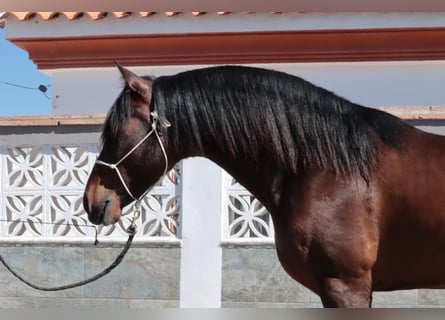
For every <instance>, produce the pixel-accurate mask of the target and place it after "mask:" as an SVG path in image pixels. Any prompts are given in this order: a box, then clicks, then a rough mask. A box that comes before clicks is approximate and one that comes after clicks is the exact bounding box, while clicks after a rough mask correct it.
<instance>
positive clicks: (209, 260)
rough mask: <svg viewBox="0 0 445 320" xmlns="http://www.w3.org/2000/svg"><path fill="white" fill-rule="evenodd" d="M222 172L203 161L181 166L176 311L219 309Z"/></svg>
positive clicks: (196, 159)
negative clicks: (180, 227)
mask: <svg viewBox="0 0 445 320" xmlns="http://www.w3.org/2000/svg"><path fill="white" fill-rule="evenodd" d="M221 192H222V170H221V169H220V168H219V167H218V166H217V165H215V164H214V163H212V162H210V161H209V160H206V159H204V158H192V159H186V160H184V161H183V163H182V213H181V214H182V250H181V281H180V285H181V288H180V307H182V308H197V307H199V308H203V307H204V308H205V307H208V308H218V307H220V306H221V267H222V249H221V201H222V193H221Z"/></svg>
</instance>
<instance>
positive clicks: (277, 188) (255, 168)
mask: <svg viewBox="0 0 445 320" xmlns="http://www.w3.org/2000/svg"><path fill="white" fill-rule="evenodd" d="M207 157H208V158H209V159H210V160H212V161H213V162H215V163H217V164H218V165H219V166H220V167H222V168H223V169H224V170H226V171H227V172H228V173H229V174H230V175H232V176H233V177H234V178H235V179H236V180H237V181H238V182H239V183H241V184H242V185H243V186H244V187H245V188H246V189H247V190H248V191H250V192H251V193H252V194H253V195H254V196H255V197H256V198H257V199H258V200H259V201H260V202H261V203H262V204H263V205H264V206H265V207H266V208H267V210H268V211H269V212H273V211H274V210H275V209H276V208H277V207H278V205H279V201H280V196H281V192H282V185H283V179H284V176H285V175H284V172H283V171H282V170H280V169H279V168H276V167H274V166H272V165H268V164H265V163H262V162H261V161H257V163H252V162H250V161H247V160H240V159H232V158H231V157H227V156H225V155H222V154H221V155H212V154H210V155H207Z"/></svg>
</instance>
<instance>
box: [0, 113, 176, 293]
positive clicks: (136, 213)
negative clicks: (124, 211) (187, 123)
mask: <svg viewBox="0 0 445 320" xmlns="http://www.w3.org/2000/svg"><path fill="white" fill-rule="evenodd" d="M151 116H152V117H153V122H152V129H151V131H150V132H149V133H147V134H146V135H145V136H144V137H143V138H142V139H141V141H139V143H137V144H136V145H135V146H134V147H133V148H131V150H130V151H128V152H127V153H126V154H125V155H124V156H123V157H122V158H121V159H120V160H119V161H117V162H116V163H107V162H104V161H101V160H96V163H97V164H101V165H104V166H107V167H109V168H110V169H112V170H114V171H116V173H117V176H118V177H119V179H120V181H121V183H122V185H123V186H124V188H125V190H126V191H127V193H128V194H129V195H130V197H132V198H133V200H136V202H135V203H134V207H133V208H134V211H133V218H132V219H131V224H130V225H129V226H128V228H127V230H126V232H127V233H128V240H127V243H126V244H125V246H124V248H123V249H122V251H121V252H120V253H119V255H118V256H117V257H116V259H115V260H114V261H113V263H112V264H111V265H110V266H109V267H108V268H106V269H105V270H103V271H102V272H100V273H98V274H96V275H95V276H93V277H91V278H88V279H86V280H82V281H79V282H75V283H72V284H68V285H64V286H57V287H44V286H40V285H36V284H34V283H32V282H30V281H29V280H26V279H25V278H23V277H22V276H21V275H19V274H18V273H17V272H16V271H15V270H13V269H12V268H11V266H9V264H8V263H6V261H5V259H4V258H3V256H2V255H0V261H1V262H2V263H3V265H4V266H5V268H6V269H8V270H9V272H11V273H12V274H13V275H14V276H15V277H16V278H17V279H19V280H20V281H21V282H23V283H25V284H27V285H28V286H30V287H31V288H34V289H37V290H40V291H61V290H66V289H72V288H76V287H80V286H83V285H86V284H88V283H91V282H93V281H96V280H97V279H100V278H102V277H103V276H105V275H107V274H108V273H110V272H111V270H113V269H114V268H116V267H117V266H118V265H119V264H120V263H121V262H122V260H123V259H124V257H125V255H126V254H127V252H128V250H129V249H130V246H131V243H132V242H133V238H134V236H135V235H136V220H137V219H138V218H139V216H140V215H141V201H142V199H143V198H144V197H145V196H146V195H147V193H148V192H149V191H150V189H148V190H146V191H145V192H144V193H143V194H142V195H141V196H140V197H139V198H136V197H135V196H134V195H133V194H132V193H131V192H130V189H129V188H128V186H127V184H126V183H125V180H124V178H123V177H122V175H121V173H120V171H119V168H118V165H119V164H120V163H121V162H122V161H124V160H125V159H126V158H127V157H128V156H129V155H130V154H132V153H133V152H134V150H136V149H137V148H138V147H139V146H140V145H142V143H143V142H144V141H145V140H147V139H148V137H150V136H151V135H152V134H153V132H154V134H155V136H156V139H157V141H158V142H159V146H160V147H161V151H162V154H163V156H164V160H165V168H164V173H163V174H162V177H163V176H165V174H166V173H167V170H168V157H167V152H166V151H165V147H164V145H163V143H162V140H161V137H160V135H159V133H158V128H157V125H158V122H159V123H160V125H161V126H162V127H164V128H168V127H170V125H171V124H170V122H168V121H167V120H166V119H164V118H161V117H160V116H159V115H158V114H157V112H156V111H154V112H152V113H151ZM162 177H161V178H162Z"/></svg>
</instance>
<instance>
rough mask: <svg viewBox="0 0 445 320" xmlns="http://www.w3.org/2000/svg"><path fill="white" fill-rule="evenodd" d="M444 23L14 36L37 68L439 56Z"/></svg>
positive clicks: (444, 49) (443, 52) (444, 51)
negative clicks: (435, 24) (309, 28)
mask: <svg viewBox="0 0 445 320" xmlns="http://www.w3.org/2000/svg"><path fill="white" fill-rule="evenodd" d="M444 39H445V27H440V28H438V27H435V28H390V29H346V30H343V29H342V30H311V31H272V32H231V33H193V34H157V35H115V36H109V35H107V36H82V37H54V38H16V39H10V40H11V41H12V42H13V43H15V44H16V45H18V46H20V47H21V48H23V49H25V50H27V51H28V52H29V55H30V58H31V59H32V60H33V61H34V62H35V63H36V64H37V65H38V67H39V68H40V69H54V68H81V67H106V66H111V65H112V63H113V61H114V60H118V61H120V62H121V63H122V64H124V65H133V66H136V65H139V66H148V65H178V64H222V63H224V64H228V63H268V62H328V61H395V60H399V61H402V60H442V59H445V41H444Z"/></svg>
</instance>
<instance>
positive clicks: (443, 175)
mask: <svg viewBox="0 0 445 320" xmlns="http://www.w3.org/2000/svg"><path fill="white" fill-rule="evenodd" d="M118 68H119V70H120V72H121V74H122V77H123V79H124V80H125V87H124V88H123V90H122V92H121V93H120V95H119V96H118V98H117V100H116V101H115V103H114V105H113V106H112V108H111V110H110V111H109V113H108V115H107V118H106V121H105V123H104V128H103V133H102V150H101V152H100V154H99V156H98V161H97V162H96V164H95V165H94V167H93V169H92V172H91V175H90V177H89V180H88V182H87V185H86V188H85V195H84V207H85V210H86V212H87V213H88V217H89V220H90V221H91V222H92V223H94V224H104V225H108V224H112V223H115V222H117V221H118V220H119V219H120V216H121V212H122V208H123V207H124V206H126V205H128V204H129V203H131V202H132V201H133V200H138V199H140V197H141V196H142V195H143V194H145V192H146V190H147V189H149V188H150V187H151V186H153V185H154V184H155V183H156V182H157V181H158V179H160V177H161V176H162V175H163V174H165V172H166V171H167V170H169V169H171V168H172V167H173V166H174V165H175V164H176V163H177V162H178V161H180V160H181V159H184V158H187V157H194V156H202V157H206V158H208V159H210V160H212V161H213V162H215V163H216V164H218V165H220V166H221V167H222V168H224V169H225V170H227V171H228V172H229V173H230V174H231V175H232V176H233V177H235V178H236V179H237V180H238V181H239V182H240V183H241V184H243V185H244V186H245V187H246V188H247V189H248V190H249V191H250V192H251V193H252V194H253V195H254V196H255V197H257V198H258V200H259V201H261V203H262V204H263V205H264V206H265V207H266V208H267V210H268V211H269V212H270V214H271V216H272V219H273V225H274V228H275V243H276V250H277V254H278V258H279V261H280V262H281V264H282V266H283V267H284V269H285V270H286V272H287V273H288V274H289V275H290V276H291V277H292V278H294V279H295V280H296V281H298V282H300V283H301V284H303V285H304V286H305V287H307V288H309V289H310V290H312V291H313V292H315V293H316V294H318V295H319V296H320V298H321V301H322V303H323V305H324V306H325V307H370V306H371V302H372V292H373V291H390V290H399V289H412V288H443V287H444V286H445V253H444V252H443V251H442V250H444V248H445V137H441V136H438V135H433V134H429V133H426V132H422V131H420V130H418V129H416V128H414V127H412V126H410V125H409V124H407V123H405V122H403V121H402V120H400V119H398V118H396V117H394V116H392V115H390V114H388V113H385V112H382V111H378V110H375V109H371V108H367V107H364V106H361V105H358V104H355V103H352V102H350V101H348V100H346V99H344V98H342V97H339V96H337V95H336V94H334V93H332V92H330V91H328V90H325V89H323V88H320V87H318V86H316V85H314V84H312V83H310V82H308V81H305V80H303V79H301V78H299V77H295V76H292V75H289V74H286V73H283V72H277V71H272V70H265V69H258V68H252V67H242V66H220V67H210V68H204V69H197V70H191V71H187V72H182V73H179V74H176V75H173V76H161V77H158V78H153V77H147V76H142V77H141V76H138V75H136V74H134V73H133V72H131V71H129V70H128V69H125V68H123V67H121V66H119V65H118ZM167 120H168V121H167ZM215 219H216V217H215Z"/></svg>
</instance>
